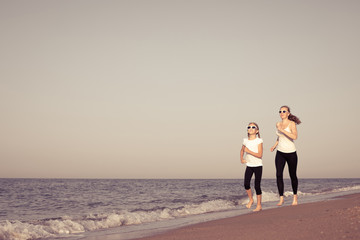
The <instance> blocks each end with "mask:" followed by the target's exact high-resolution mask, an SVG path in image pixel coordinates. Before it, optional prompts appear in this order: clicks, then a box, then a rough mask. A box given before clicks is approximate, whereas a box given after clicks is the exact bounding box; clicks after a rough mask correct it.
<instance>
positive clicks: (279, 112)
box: [279, 110, 287, 113]
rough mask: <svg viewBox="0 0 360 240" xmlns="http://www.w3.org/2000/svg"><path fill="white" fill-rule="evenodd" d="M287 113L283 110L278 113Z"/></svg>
mask: <svg viewBox="0 0 360 240" xmlns="http://www.w3.org/2000/svg"><path fill="white" fill-rule="evenodd" d="M286 112H287V111H285V110H283V111H279V113H286Z"/></svg>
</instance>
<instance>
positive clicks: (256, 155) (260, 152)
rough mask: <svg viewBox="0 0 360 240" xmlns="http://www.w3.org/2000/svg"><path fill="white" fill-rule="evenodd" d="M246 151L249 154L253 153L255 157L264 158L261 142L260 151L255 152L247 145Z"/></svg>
mask: <svg viewBox="0 0 360 240" xmlns="http://www.w3.org/2000/svg"><path fill="white" fill-rule="evenodd" d="M244 151H245V152H246V153H248V154H251V155H253V156H254V157H257V158H262V154H263V144H262V143H260V144H259V145H258V152H257V153H256V152H253V151H250V150H249V149H248V148H247V147H245V149H244Z"/></svg>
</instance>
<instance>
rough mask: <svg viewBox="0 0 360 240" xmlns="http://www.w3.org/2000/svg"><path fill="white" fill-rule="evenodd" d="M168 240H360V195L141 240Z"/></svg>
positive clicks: (242, 216)
mask: <svg viewBox="0 0 360 240" xmlns="http://www.w3.org/2000/svg"><path fill="white" fill-rule="evenodd" d="M300 201H301V199H300ZM165 239H166V240H170V239H171V240H191V239H194V240H215V239H216V240H220V239H222V240H224V239H229V240H236V239H239V240H254V239H255V240H260V239H266V240H275V239H276V240H278V239H291V240H297V239H299V240H300V239H301V240H304V239H326V240H332V239H333V240H339V239H360V194H353V195H347V196H343V197H341V198H335V199H333V200H329V201H322V202H315V203H305V204H299V205H298V206H282V207H277V208H274V209H268V210H263V211H260V212H257V213H249V214H245V215H241V216H237V217H231V218H226V219H220V220H215V221H210V222H205V223H200V224H196V225H192V226H187V227H184V228H180V229H176V230H172V231H169V232H166V233H163V234H159V235H156V236H152V237H145V238H141V240H165Z"/></svg>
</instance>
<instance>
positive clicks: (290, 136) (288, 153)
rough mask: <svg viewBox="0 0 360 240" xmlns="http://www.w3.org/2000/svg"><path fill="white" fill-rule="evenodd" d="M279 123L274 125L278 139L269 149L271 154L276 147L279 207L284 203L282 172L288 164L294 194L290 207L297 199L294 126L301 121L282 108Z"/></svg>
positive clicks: (295, 130)
mask: <svg viewBox="0 0 360 240" xmlns="http://www.w3.org/2000/svg"><path fill="white" fill-rule="evenodd" d="M279 114H280V118H281V122H278V123H277V124H276V129H277V131H276V135H278V138H277V140H276V143H275V145H274V146H273V147H272V148H271V149H270V150H271V152H273V151H274V150H275V148H276V147H277V152H276V156H275V166H276V182H277V187H278V191H279V195H280V201H279V203H278V204H277V205H278V206H281V205H282V204H283V203H284V180H283V172H284V168H285V163H287V164H288V168H289V175H290V178H291V186H292V189H293V193H294V199H293V203H292V205H297V204H298V199H297V188H298V179H297V176H296V168H297V162H298V158H297V154H296V148H295V144H294V140H296V139H297V129H296V125H297V124H300V123H301V121H300V119H299V118H298V117H296V116H294V115H292V114H291V113H290V108H289V107H288V106H282V107H281V108H280V111H279Z"/></svg>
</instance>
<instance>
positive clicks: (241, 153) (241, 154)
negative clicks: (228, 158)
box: [240, 145, 246, 163]
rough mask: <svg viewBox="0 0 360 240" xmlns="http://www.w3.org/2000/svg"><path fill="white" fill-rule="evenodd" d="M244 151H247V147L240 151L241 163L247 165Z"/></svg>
mask: <svg viewBox="0 0 360 240" xmlns="http://www.w3.org/2000/svg"><path fill="white" fill-rule="evenodd" d="M244 149H245V146H244V145H243V146H242V148H241V150H240V161H241V163H246V161H245V159H244Z"/></svg>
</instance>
